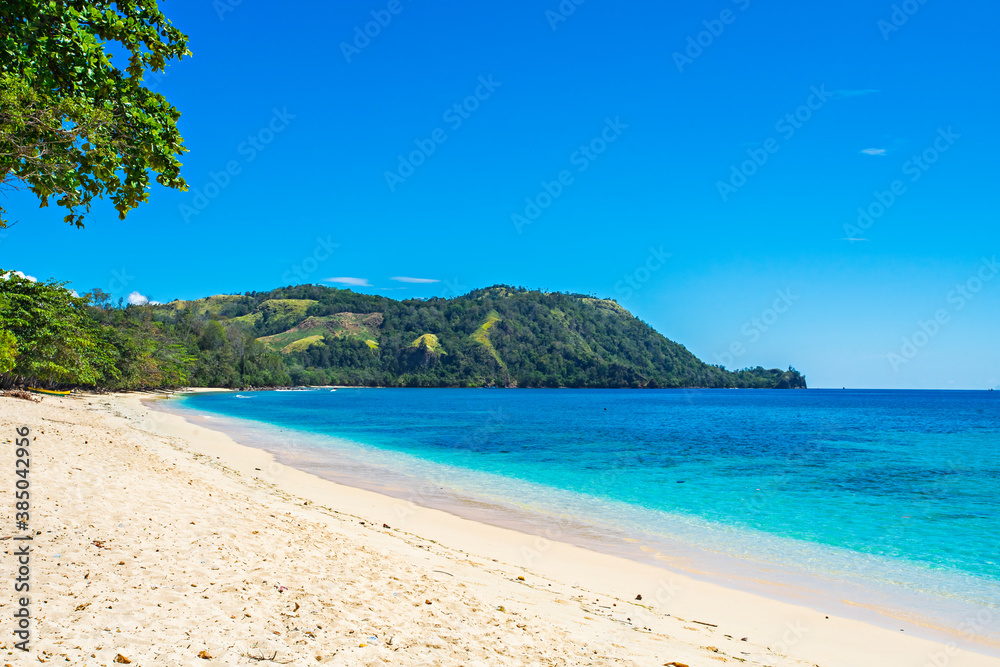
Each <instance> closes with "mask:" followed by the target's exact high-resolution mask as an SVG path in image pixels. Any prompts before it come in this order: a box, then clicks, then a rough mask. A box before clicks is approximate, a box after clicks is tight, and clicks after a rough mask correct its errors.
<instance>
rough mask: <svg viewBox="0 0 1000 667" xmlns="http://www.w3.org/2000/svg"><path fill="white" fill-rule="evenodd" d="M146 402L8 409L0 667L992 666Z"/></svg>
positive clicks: (69, 402) (109, 400) (126, 399)
mask: <svg viewBox="0 0 1000 667" xmlns="http://www.w3.org/2000/svg"><path fill="white" fill-rule="evenodd" d="M140 398H141V397H140V396H137V395H128V396H83V397H77V398H54V397H47V398H45V400H44V401H43V402H42V403H40V404H36V403H30V402H27V401H23V400H16V399H10V398H0V442H2V443H3V444H4V448H3V451H4V465H6V466H8V470H10V471H13V469H14V438H15V428H17V427H21V426H28V427H30V428H31V430H32V437H35V438H37V439H35V440H33V442H32V446H31V472H30V479H31V484H32V486H31V492H32V504H33V507H32V515H31V528H32V529H33V530H34V531H36V535H35V538H34V540H33V542H32V557H31V587H32V590H31V606H30V609H31V613H32V615H33V619H34V620H33V625H32V640H31V651H30V653H28V654H24V653H22V652H20V651H17V650H16V649H15V648H14V646H13V645H14V642H15V641H17V639H15V638H13V636H12V634H11V630H12V629H13V619H12V617H13V613H14V610H15V608H16V600H15V595H14V593H13V592H12V590H11V587H10V586H11V583H10V582H13V580H14V578H15V577H16V576H17V575H16V570H17V563H16V559H15V556H14V555H13V554H14V552H15V550H16V549H17V547H18V546H19V545H20V544H22V543H15V542H14V541H13V540H11V539H8V538H9V537H10V536H11V535H16V534H18V533H17V532H16V531H14V530H13V526H14V516H13V514H14V499H13V497H12V496H13V491H14V479H15V478H14V477H13V475H12V474H8V475H5V476H4V479H6V480H7V481H6V482H3V483H0V507H2V509H0V516H2V520H3V529H2V532H3V537H4V542H3V544H4V549H5V552H6V554H7V555H6V557H5V560H4V568H3V571H4V576H5V581H4V589H5V593H4V595H3V596H0V619H2V620H0V637H2V640H0V663H4V664H9V665H17V664H29V663H31V664H33V663H34V662H55V663H58V664H66V663H67V662H68V663H69V664H73V665H113V664H123V663H122V662H121V661H122V660H129V661H130V663H129V664H133V665H146V666H152V665H202V666H204V665H232V664H241V665H246V664H278V663H283V664H296V665H306V664H331V665H382V664H393V665H396V664H398V665H665V664H667V665H669V664H673V663H676V664H678V665H682V664H683V665H689V666H690V667H703V666H706V665H715V664H718V663H720V662H727V663H742V664H746V665H818V666H819V667H833V666H835V665H843V666H845V667H846V666H850V667H866V666H869V665H871V666H872V667H886V666H900V665H901V666H912V667H924V666H925V665H935V666H936V667H946V666H947V667H951V666H956V667H978V666H980V665H983V666H986V665H992V666H1000V659H996V658H991V657H987V656H983V655H980V654H977V653H973V652H970V651H968V650H959V649H955V648H953V647H950V646H948V645H946V644H943V643H937V642H933V641H929V640H925V639H921V638H917V637H913V636H909V635H906V634H905V633H899V632H892V631H890V630H886V629H882V628H878V627H875V626H871V625H867V624H864V623H860V622H858V621H853V620H849V619H844V618H839V617H836V616H834V615H827V614H824V613H822V612H820V611H816V610H812V609H808V608H806V607H799V606H795V605H792V604H787V603H783V602H777V601H773V600H769V599H766V598H763V597H760V596H756V595H752V594H749V593H743V592H739V591H733V590H728V589H726V588H723V587H721V586H718V585H714V584H710V583H705V582H701V581H697V580H694V579H691V578H689V577H685V576H683V575H680V574H678V573H671V572H669V571H667V570H665V569H662V568H657V567H654V566H651V565H644V564H640V563H634V562H631V561H628V560H625V559H620V558H616V557H614V556H609V555H604V554H598V553H595V552H591V551H588V550H586V549H582V548H579V547H574V546H571V545H568V544H562V543H559V542H555V541H549V540H545V539H541V538H537V537H534V536H530V535H525V534H521V533H517V532H514V531H510V530H506V529H503V528H498V527H494V526H488V525H484V524H479V523H476V522H472V521H468V520H465V519H461V518H458V517H455V516H453V515H450V514H448V513H445V512H441V511H437V510H432V509H426V508H421V507H418V506H416V505H412V504H410V503H407V502H405V501H400V500H397V499H394V498H389V497H387V496H382V495H379V494H375V493H371V492H368V491H363V490H359V489H353V488H349V487H345V486H341V485H337V484H334V483H332V482H329V481H326V480H322V479H319V478H317V477H314V476H312V475H309V474H307V473H304V472H301V471H297V470H294V469H291V468H287V467H285V466H282V465H280V464H277V463H275V462H274V461H273V459H272V458H271V456H270V455H269V454H267V453H266V452H263V451H261V450H256V449H251V448H248V447H244V446H242V445H239V444H237V443H235V442H233V441H232V440H231V439H230V438H229V437H228V436H226V435H224V434H221V433H218V432H215V431H211V430H209V429H206V428H203V427H202V426H200V425H198V424H192V423H189V422H187V421H185V420H184V419H182V418H180V417H177V416H174V415H168V414H164V413H161V412H158V411H151V410H149V409H147V408H146V407H145V406H143V405H142V404H141V402H140ZM639 595H641V596H642V599H641V600H639V599H637V596H639ZM118 656H122V657H121V658H119V657H118ZM116 659H118V660H119V662H118V663H116V662H115V661H116Z"/></svg>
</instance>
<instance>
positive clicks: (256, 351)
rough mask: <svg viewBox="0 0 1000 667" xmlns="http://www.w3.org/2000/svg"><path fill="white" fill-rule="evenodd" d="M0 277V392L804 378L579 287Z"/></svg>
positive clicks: (762, 384)
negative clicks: (223, 292) (215, 292)
mask: <svg viewBox="0 0 1000 667" xmlns="http://www.w3.org/2000/svg"><path fill="white" fill-rule="evenodd" d="M0 275H2V277H3V279H2V280H0V388H10V387H13V386H20V385H31V386H35V385H41V386H46V387H71V386H72V387H96V388H104V389H113V390H133V389H148V388H171V387H180V386H212V387H233V388H247V387H273V386H288V385H293V384H294V385H319V384H351V385H363V386H389V387H393V386H395V387H403V386H405V387H490V386H496V387H514V386H518V387H634V388H658V387H662V388H671V387H719V388H722V387H741V388H796V387H804V386H805V379H804V377H803V376H801V374H799V373H798V372H797V371H795V370H794V369H791V368H789V369H788V370H787V371H781V370H778V369H763V368H760V367H758V368H753V369H744V370H740V371H735V372H731V371H727V370H725V369H724V368H721V367H719V366H712V365H709V364H705V363H703V362H701V361H700V360H698V359H697V358H696V357H695V356H694V355H693V354H691V353H690V352H689V351H688V350H687V349H685V348H684V347H683V346H682V345H679V344H677V343H674V342H673V341H670V340H668V339H666V338H664V337H663V336H661V335H660V334H658V333H657V332H656V331H654V330H653V329H652V328H651V327H649V326H648V325H646V324H645V323H643V322H641V321H640V320H638V319H637V318H635V317H633V316H632V315H631V314H629V313H628V312H627V311H625V310H624V309H622V308H621V307H620V306H618V305H617V304H616V303H615V302H613V301H602V300H598V299H592V298H588V297H584V296H582V295H572V294H562V293H542V292H537V291H528V290H525V289H519V288H511V287H503V286H497V287H492V288H487V289H482V290H476V291H474V292H471V293H470V294H468V295H465V296H461V297H456V298H451V299H440V298H436V299H428V300H408V301H394V300H392V299H388V298H385V297H379V296H371V295H365V294H358V293H355V292H352V291H350V290H341V289H335V288H329V287H323V286H316V285H303V286H297V287H287V288H282V289H278V290H273V291H270V292H262V293H249V292H248V293H245V294H243V295H235V296H229V297H225V298H219V297H216V298H214V299H208V300H203V301H200V302H175V303H171V304H162V305H141V306H137V305H129V306H127V307H122V306H121V305H120V302H119V305H117V306H116V305H115V304H114V303H113V302H112V301H111V299H110V295H108V294H107V293H105V292H102V291H101V290H93V291H91V292H89V293H87V294H84V295H82V296H77V295H75V293H74V292H71V291H69V290H67V289H66V288H65V287H64V285H63V284H62V283H58V282H35V281H32V280H29V279H27V278H23V277H20V276H18V275H16V274H14V273H6V274H0ZM281 303H297V304H308V307H306V308H303V309H300V310H297V311H282V310H281V309H276V308H274V307H273V304H281ZM198 304H202V305H201V307H198ZM345 313H346V314H349V315H350V314H359V315H368V316H370V315H371V314H375V313H377V314H379V315H380V317H379V319H378V320H377V322H378V326H377V331H371V330H362V331H361V332H360V333H359V332H358V331H355V330H352V329H351V327H349V326H348V327H346V328H344V327H340V328H338V327H337V326H335V325H334V324H332V322H335V321H339V320H337V317H339V316H342V314H345ZM317 323H318V324H317ZM306 325H309V326H327V327H328V328H327V329H326V330H325V331H326V333H325V334H324V335H322V336H315V338H316V340H315V341H308V340H307V341H305V343H308V344H306V345H303V346H299V347H296V346H294V345H293V346H291V347H290V348H284V351H282V348H278V349H275V346H273V345H268V342H267V339H265V340H260V339H261V338H263V337H266V336H273V335H275V334H282V333H285V334H288V332H289V331H291V332H294V331H295V330H296V327H298V328H302V327H304V326H306ZM425 334H433V337H428V336H425ZM373 335H374V336H375V338H376V339H375V340H373V339H371V338H370V336H373ZM428 339H429V340H431V341H433V342H432V343H428Z"/></svg>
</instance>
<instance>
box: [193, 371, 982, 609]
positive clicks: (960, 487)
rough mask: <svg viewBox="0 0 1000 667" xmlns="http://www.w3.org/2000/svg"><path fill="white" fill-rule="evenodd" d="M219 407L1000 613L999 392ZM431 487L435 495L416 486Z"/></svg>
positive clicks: (376, 452) (453, 476) (457, 392)
mask: <svg viewBox="0 0 1000 667" xmlns="http://www.w3.org/2000/svg"><path fill="white" fill-rule="evenodd" d="M240 396H241V397H237V396H235V395H233V394H201V395H190V396H187V397H185V398H184V399H183V405H184V406H185V407H187V408H191V409H195V410H198V411H201V412H210V413H215V414H217V415H225V416H226V417H231V418H237V419H243V420H255V421H257V422H264V423H266V424H269V425H271V426H272V427H277V428H280V429H281V431H280V432H281V434H282V435H281V439H282V444H280V445H275V444H272V445H270V446H268V449H272V450H275V449H277V450H282V449H286V450H288V451H295V452H299V453H300V454H301V453H302V452H309V456H310V458H311V460H312V461H313V464H312V465H313V467H315V466H316V465H317V464H316V461H320V462H322V461H323V460H324V457H325V456H327V457H329V464H330V465H331V466H339V465H342V464H343V462H344V461H345V460H351V461H354V462H355V463H356V464H363V463H364V462H365V461H368V462H370V463H371V464H372V465H373V466H379V465H381V466H383V467H384V468H386V469H388V468H395V469H397V470H398V469H400V468H405V469H406V471H407V473H408V474H410V475H411V476H412V477H413V478H414V479H426V480H433V481H434V483H435V484H448V485H450V486H452V487H453V488H455V489H458V490H460V491H461V492H462V493H466V494H470V495H473V496H476V495H481V496H483V497H488V498H490V499H491V500H493V501H498V502H503V501H506V502H508V503H510V504H511V505H516V506H518V507H521V508H527V509H531V508H535V509H537V510H538V511H540V512H548V513H550V514H551V513H553V512H556V513H560V514H562V515H564V516H573V517H577V518H580V519H585V520H591V521H593V522H596V523H597V524H602V525H606V526H609V527H610V526H614V527H615V528H616V529H617V530H619V531H620V532H621V533H622V534H626V535H639V536H642V537H646V538H649V537H656V536H660V537H663V538H664V539H667V538H669V539H671V540H680V541H682V542H684V543H688V544H691V545H693V546H698V547H703V548H706V549H711V550H713V551H714V552H719V553H730V554H732V555H737V556H742V557H746V558H754V559H758V560H761V561H766V562H777V563H782V562H786V563H789V564H791V563H795V564H797V566H799V567H802V566H803V563H807V564H808V566H807V569H809V570H811V571H812V572H813V573H814V574H821V575H824V576H848V575H849V576H850V577H853V578H855V579H857V578H859V577H860V578H865V577H867V578H869V579H871V580H872V582H874V583H878V584H882V585H889V586H896V587H900V588H903V589H906V590H907V591H909V592H914V593H921V594H929V595H935V596H938V597H940V598H942V599H949V600H951V601H960V602H968V603H970V604H975V605H977V606H985V607H988V608H991V609H1000V557H998V554H997V547H998V545H1000V520H998V519H1000V512H998V510H1000V419H998V417H1000V412H998V408H1000V393H996V392H993V393H991V392H958V391H837V390H807V391H755V390H741V391H732V390H652V391H650V390H646V391H629V390H606V391H605V390H461V389H440V390H438V389H419V390H418V389H398V390H397V389H357V390H351V389H341V390H338V391H336V392H331V391H329V390H312V391H302V392H253V393H246V394H241V395H240ZM413 483H414V484H416V483H417V482H413Z"/></svg>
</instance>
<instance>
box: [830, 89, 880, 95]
mask: <svg viewBox="0 0 1000 667" xmlns="http://www.w3.org/2000/svg"><path fill="white" fill-rule="evenodd" d="M877 92H879V91H878V90H876V89H875V88H859V89H857V90H835V91H833V96H834V97H861V96H862V95H874V94H875V93H877Z"/></svg>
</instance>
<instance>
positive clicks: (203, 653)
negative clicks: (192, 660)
mask: <svg viewBox="0 0 1000 667" xmlns="http://www.w3.org/2000/svg"><path fill="white" fill-rule="evenodd" d="M198 657H199V658H201V659H202V660H211V659H212V654H211V653H209V652H208V651H200V652H199V653H198Z"/></svg>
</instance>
